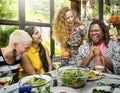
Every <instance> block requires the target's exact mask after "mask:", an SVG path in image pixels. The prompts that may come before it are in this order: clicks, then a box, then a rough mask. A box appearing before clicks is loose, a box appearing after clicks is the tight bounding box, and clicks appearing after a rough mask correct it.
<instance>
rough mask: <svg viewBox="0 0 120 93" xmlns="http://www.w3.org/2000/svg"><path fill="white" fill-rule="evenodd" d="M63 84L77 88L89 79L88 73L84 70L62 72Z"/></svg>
mask: <svg viewBox="0 0 120 93" xmlns="http://www.w3.org/2000/svg"><path fill="white" fill-rule="evenodd" d="M60 78H61V81H62V84H63V85H65V86H71V87H77V86H81V85H83V84H84V83H85V82H86V80H87V78H88V73H87V72H86V71H84V70H81V69H80V70H76V69H75V70H73V69H71V70H70V69H69V70H63V71H61V72H60Z"/></svg>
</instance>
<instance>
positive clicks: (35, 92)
mask: <svg viewBox="0 0 120 93" xmlns="http://www.w3.org/2000/svg"><path fill="white" fill-rule="evenodd" d="M23 85H31V86H35V87H33V88H32V90H31V93H50V84H49V83H47V80H45V79H43V78H38V77H33V78H31V79H30V80H28V81H26V82H25V83H24V84H23ZM43 86H44V87H43Z"/></svg>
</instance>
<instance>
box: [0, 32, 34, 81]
mask: <svg viewBox="0 0 120 93" xmlns="http://www.w3.org/2000/svg"><path fill="white" fill-rule="evenodd" d="M31 44H32V39H31V37H30V36H29V34H28V33H27V32H25V31H24V30H16V31H14V32H12V33H11V35H10V38H9V44H8V46H6V47H3V48H0V66H1V67H5V66H7V65H9V66H10V68H11V70H12V73H13V82H12V83H16V82H17V81H18V64H19V63H20V57H21V56H22V54H23V53H24V52H26V51H27V50H28V49H29V47H30V46H31ZM26 69H27V68H26Z"/></svg>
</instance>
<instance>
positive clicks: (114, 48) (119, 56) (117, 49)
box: [107, 42, 120, 75]
mask: <svg viewBox="0 0 120 93" xmlns="http://www.w3.org/2000/svg"><path fill="white" fill-rule="evenodd" d="M109 46H111V48H110V49H109V51H107V52H108V53H107V57H108V58H109V59H111V61H112V63H113V67H114V73H115V74H118V75H120V44H119V43H118V42H111V43H110V45H109Z"/></svg>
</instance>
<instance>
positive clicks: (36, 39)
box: [32, 27, 42, 43]
mask: <svg viewBox="0 0 120 93" xmlns="http://www.w3.org/2000/svg"><path fill="white" fill-rule="evenodd" d="M32 38H33V42H34V43H41V42H42V35H41V33H40V31H39V30H38V28H36V27H35V28H34V32H33V34H32Z"/></svg>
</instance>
